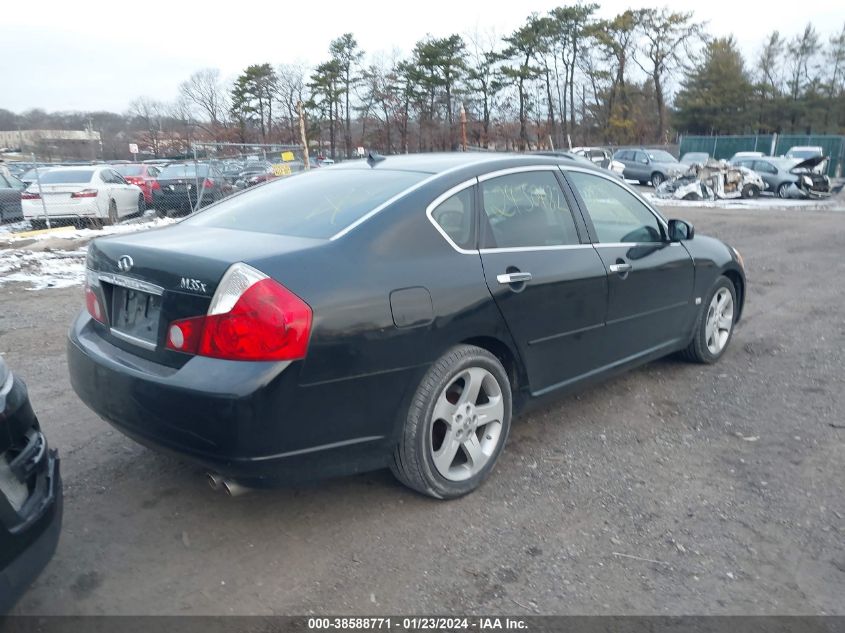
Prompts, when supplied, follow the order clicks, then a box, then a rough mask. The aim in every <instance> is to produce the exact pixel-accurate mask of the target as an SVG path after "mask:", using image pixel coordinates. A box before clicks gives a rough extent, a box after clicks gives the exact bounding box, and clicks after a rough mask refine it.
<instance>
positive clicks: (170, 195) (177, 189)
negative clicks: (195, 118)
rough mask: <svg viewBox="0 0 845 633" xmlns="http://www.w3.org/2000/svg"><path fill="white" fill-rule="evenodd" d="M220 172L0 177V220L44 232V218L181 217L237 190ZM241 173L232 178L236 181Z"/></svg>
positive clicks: (144, 167)
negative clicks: (154, 214)
mask: <svg viewBox="0 0 845 633" xmlns="http://www.w3.org/2000/svg"><path fill="white" fill-rule="evenodd" d="M300 165H301V163H300ZM222 167H223V164H222V163H221V162H219V161H209V162H196V163H195V162H193V161H191V162H174V163H169V164H164V163H149V162H144V163H129V162H123V163H115V164H94V165H82V166H66V165H64V166H55V165H50V166H47V167H43V166H40V165H39V166H37V167H32V168H30V169H28V170H26V171H24V172H23V173H22V174H21V176H22V177H21V178H20V179H18V178H16V177H14V176H3V174H2V173H0V220H2V221H10V220H16V219H17V220H20V219H25V220H29V222H30V223H31V224H32V226H33V228H36V229H39V228H44V226H45V225H46V219H47V217H49V218H50V220H51V221H53V220H56V221H62V222H74V223H82V222H85V223H89V224H94V225H102V224H111V223H114V222H118V221H120V220H122V219H123V218H125V217H127V216H130V215H135V214H139V213H143V212H144V211H145V210H146V209H147V208H154V209H155V210H156V212H157V213H158V214H159V215H160V216H163V215H165V214H167V213H170V212H172V211H175V212H177V213H187V212H190V211H192V210H195V209H197V208H200V207H204V206H207V205H209V204H211V203H213V202H217V201H219V200H221V199H223V198H224V197H225V196H227V195H229V194H230V193H232V192H233V191H234V190H235V189H237V188H239V186H236V185H234V184H233V183H232V182H231V179H230V178H227V177H226V176H225V175H224V172H223V171H222ZM273 168H274V166H272V165H270V166H269V167H267V168H265V166H264V165H262V166H261V168H260V169H259V170H258V171H256V172H254V173H252V174H251V176H250V177H249V178H248V180H247V181H245V182H244V183H243V184H242V185H240V187H246V186H252V185H254V184H259V183H260V182H263V181H264V180H265V179H262V178H256V177H254V176H256V175H258V176H260V175H262V174H264V173H267V172H266V169H270V172H269V173H270V174H272V177H274V178H275V177H278V176H279V175H284V173H280V174H277V173H276V171H273ZM36 170H37V171H36ZM292 172H293V170H291V169H288V171H287V173H292ZM243 173H244V172H243V170H241V171H239V172H238V174H239V176H240V175H242V174H243ZM267 179H269V178H267ZM45 216H46V217H45Z"/></svg>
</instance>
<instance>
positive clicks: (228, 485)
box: [223, 479, 250, 497]
mask: <svg viewBox="0 0 845 633" xmlns="http://www.w3.org/2000/svg"><path fill="white" fill-rule="evenodd" d="M223 490H225V491H226V494H227V495H229V496H230V497H239V496H240V495H242V494H244V493H247V492H249V491H250V488H247V487H246V486H242V485H240V484H239V483H237V482H234V481H229V480H228V479H224V480H223Z"/></svg>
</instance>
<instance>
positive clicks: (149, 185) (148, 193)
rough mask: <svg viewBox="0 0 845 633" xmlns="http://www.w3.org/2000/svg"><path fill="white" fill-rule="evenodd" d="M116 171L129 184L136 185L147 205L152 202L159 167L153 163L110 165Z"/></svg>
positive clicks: (150, 204) (156, 185)
mask: <svg viewBox="0 0 845 633" xmlns="http://www.w3.org/2000/svg"><path fill="white" fill-rule="evenodd" d="M111 167H112V169H114V170H115V171H116V172H117V173H119V174H120V175H121V176H123V178H124V179H125V180H126V182H128V183H129V184H130V185H137V186H139V187H140V188H141V191H143V192H144V202H146V203H147V206H152V204H153V189H158V181H157V180H156V178H158V175H159V173H160V171H161V170H160V169H159V168H158V167H156V166H155V165H144V164H143V163H126V164H122V165H112V166H111Z"/></svg>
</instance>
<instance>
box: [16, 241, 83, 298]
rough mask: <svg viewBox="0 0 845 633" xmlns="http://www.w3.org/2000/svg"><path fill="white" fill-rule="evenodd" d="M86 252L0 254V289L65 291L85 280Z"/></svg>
mask: <svg viewBox="0 0 845 633" xmlns="http://www.w3.org/2000/svg"><path fill="white" fill-rule="evenodd" d="M87 252H88V249H87V248H79V249H76V250H72V251H66V250H54V251H37V252H36V251H28V250H14V251H0V285H2V284H3V283H8V282H19V283H25V284H28V285H29V287H30V290H43V289H45V288H67V287H69V286H78V285H81V284H82V282H83V281H84V279H85V255H86V253H87Z"/></svg>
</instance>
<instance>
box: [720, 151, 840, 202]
mask: <svg viewBox="0 0 845 633" xmlns="http://www.w3.org/2000/svg"><path fill="white" fill-rule="evenodd" d="M827 160H828V159H827V157H826V156H812V157H810V158H806V159H800V158H786V157H773V156H765V157H761V158H739V159H734V160H732V161H731V163H732V164H733V165H734V166H736V167H745V168H748V169H753V170H754V171H755V172H757V173H758V174H760V177H761V178H762V179H763V181H764V182H765V183H766V185H767V186H768V190H769V191H771V192H773V193H774V194H776V195H777V196H778V198H805V199H806V198H827V197H829V196H830V178H828V177H827V176H825V175H824V174H822V173H819V166H820V165H822V164H823V163H826V162H827Z"/></svg>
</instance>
